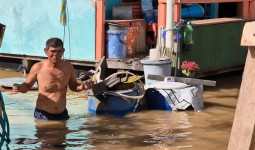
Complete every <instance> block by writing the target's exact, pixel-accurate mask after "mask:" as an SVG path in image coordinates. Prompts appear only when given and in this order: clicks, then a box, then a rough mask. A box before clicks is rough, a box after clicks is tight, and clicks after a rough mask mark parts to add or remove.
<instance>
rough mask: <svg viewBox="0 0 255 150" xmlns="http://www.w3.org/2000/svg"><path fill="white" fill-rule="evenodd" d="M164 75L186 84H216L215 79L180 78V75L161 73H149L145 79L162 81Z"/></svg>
mask: <svg viewBox="0 0 255 150" xmlns="http://www.w3.org/2000/svg"><path fill="white" fill-rule="evenodd" d="M166 77H168V78H172V79H174V81H176V82H182V83H186V84H200V85H205V86H215V85H216V81H212V80H201V79H193V78H182V77H173V76H162V75H152V74H149V75H148V77H147V79H150V80H159V81H164V79H165V78H166Z"/></svg>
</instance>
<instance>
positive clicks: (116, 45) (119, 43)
mask: <svg viewBox="0 0 255 150" xmlns="http://www.w3.org/2000/svg"><path fill="white" fill-rule="evenodd" d="M127 33H128V31H127V30H108V31H107V38H108V42H107V55H106V57H107V58H126V54H127V52H126V51H127Z"/></svg>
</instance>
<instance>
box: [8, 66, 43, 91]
mask: <svg viewBox="0 0 255 150" xmlns="http://www.w3.org/2000/svg"><path fill="white" fill-rule="evenodd" d="M39 68H40V65H39V64H38V63H37V64H35V65H33V67H32V68H31V70H30V72H29V74H28V76H27V79H26V81H25V82H24V83H22V84H13V86H12V90H13V93H18V92H21V93H26V92H27V91H29V90H30V89H31V88H32V86H33V85H34V83H35V82H36V80H37V73H38V71H39Z"/></svg>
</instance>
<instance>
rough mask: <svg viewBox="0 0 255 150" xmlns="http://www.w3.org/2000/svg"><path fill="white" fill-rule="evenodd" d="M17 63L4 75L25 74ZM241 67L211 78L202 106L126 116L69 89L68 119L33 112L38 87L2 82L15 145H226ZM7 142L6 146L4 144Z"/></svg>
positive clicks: (146, 149)
mask: <svg viewBox="0 0 255 150" xmlns="http://www.w3.org/2000/svg"><path fill="white" fill-rule="evenodd" d="M15 68H17V66H14V67H12V68H11V67H10V65H8V67H7V66H3V65H1V66H0V78H8V77H23V73H21V72H16V70H15ZM241 77H242V73H241V72H235V73H231V74H230V73H228V74H223V75H218V76H214V77H211V78H207V79H210V80H216V81H217V86H216V87H205V88H204V95H203V96H204V105H205V109H204V110H203V112H194V111H193V110H187V111H179V112H171V111H157V110H151V111H141V112H138V113H130V114H128V115H125V116H110V115H96V116H95V115H89V113H88V104H87V98H86V92H80V93H74V92H70V91H69V92H68V94H67V99H68V103H67V109H68V111H69V115H70V119H69V120H67V121H38V120H35V119H34V117H33V111H34V107H35V100H36V97H37V91H36V90H35V91H29V92H28V93H26V94H20V93H19V94H12V91H11V90H10V89H3V88H1V91H2V94H3V97H4V101H5V107H6V112H7V115H8V119H9V123H10V138H11V143H10V144H9V148H10V149H12V150H14V149H52V150H55V149H75V150H76V149H78V150H79V149H96V150H101V149H109V150H113V149H116V150H130V149H134V150H215V149H217V150H225V149H227V146H228V140H229V137H230V132H231V126H232V123H233V118H234V112H235V108H236V103H237V97H238V91H239V87H240V83H241ZM3 148H5V147H4V146H3Z"/></svg>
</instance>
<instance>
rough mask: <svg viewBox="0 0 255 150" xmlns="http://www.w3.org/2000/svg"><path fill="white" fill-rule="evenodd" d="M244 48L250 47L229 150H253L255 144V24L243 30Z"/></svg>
mask: <svg viewBox="0 0 255 150" xmlns="http://www.w3.org/2000/svg"><path fill="white" fill-rule="evenodd" d="M241 45H242V46H249V48H248V54H247V58H246V63H245V68H244V72H243V78H242V83H241V87H240V91H239V96H238V102H237V106H236V112H235V117H234V122H233V126H232V130H231V135H230V140H229V145H228V150H253V149H254V144H255V137H254V134H255V133H254V126H255V92H254V91H255V80H254V79H253V78H254V77H255V22H247V23H246V24H245V26H244V29H243V35H242V40H241Z"/></svg>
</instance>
